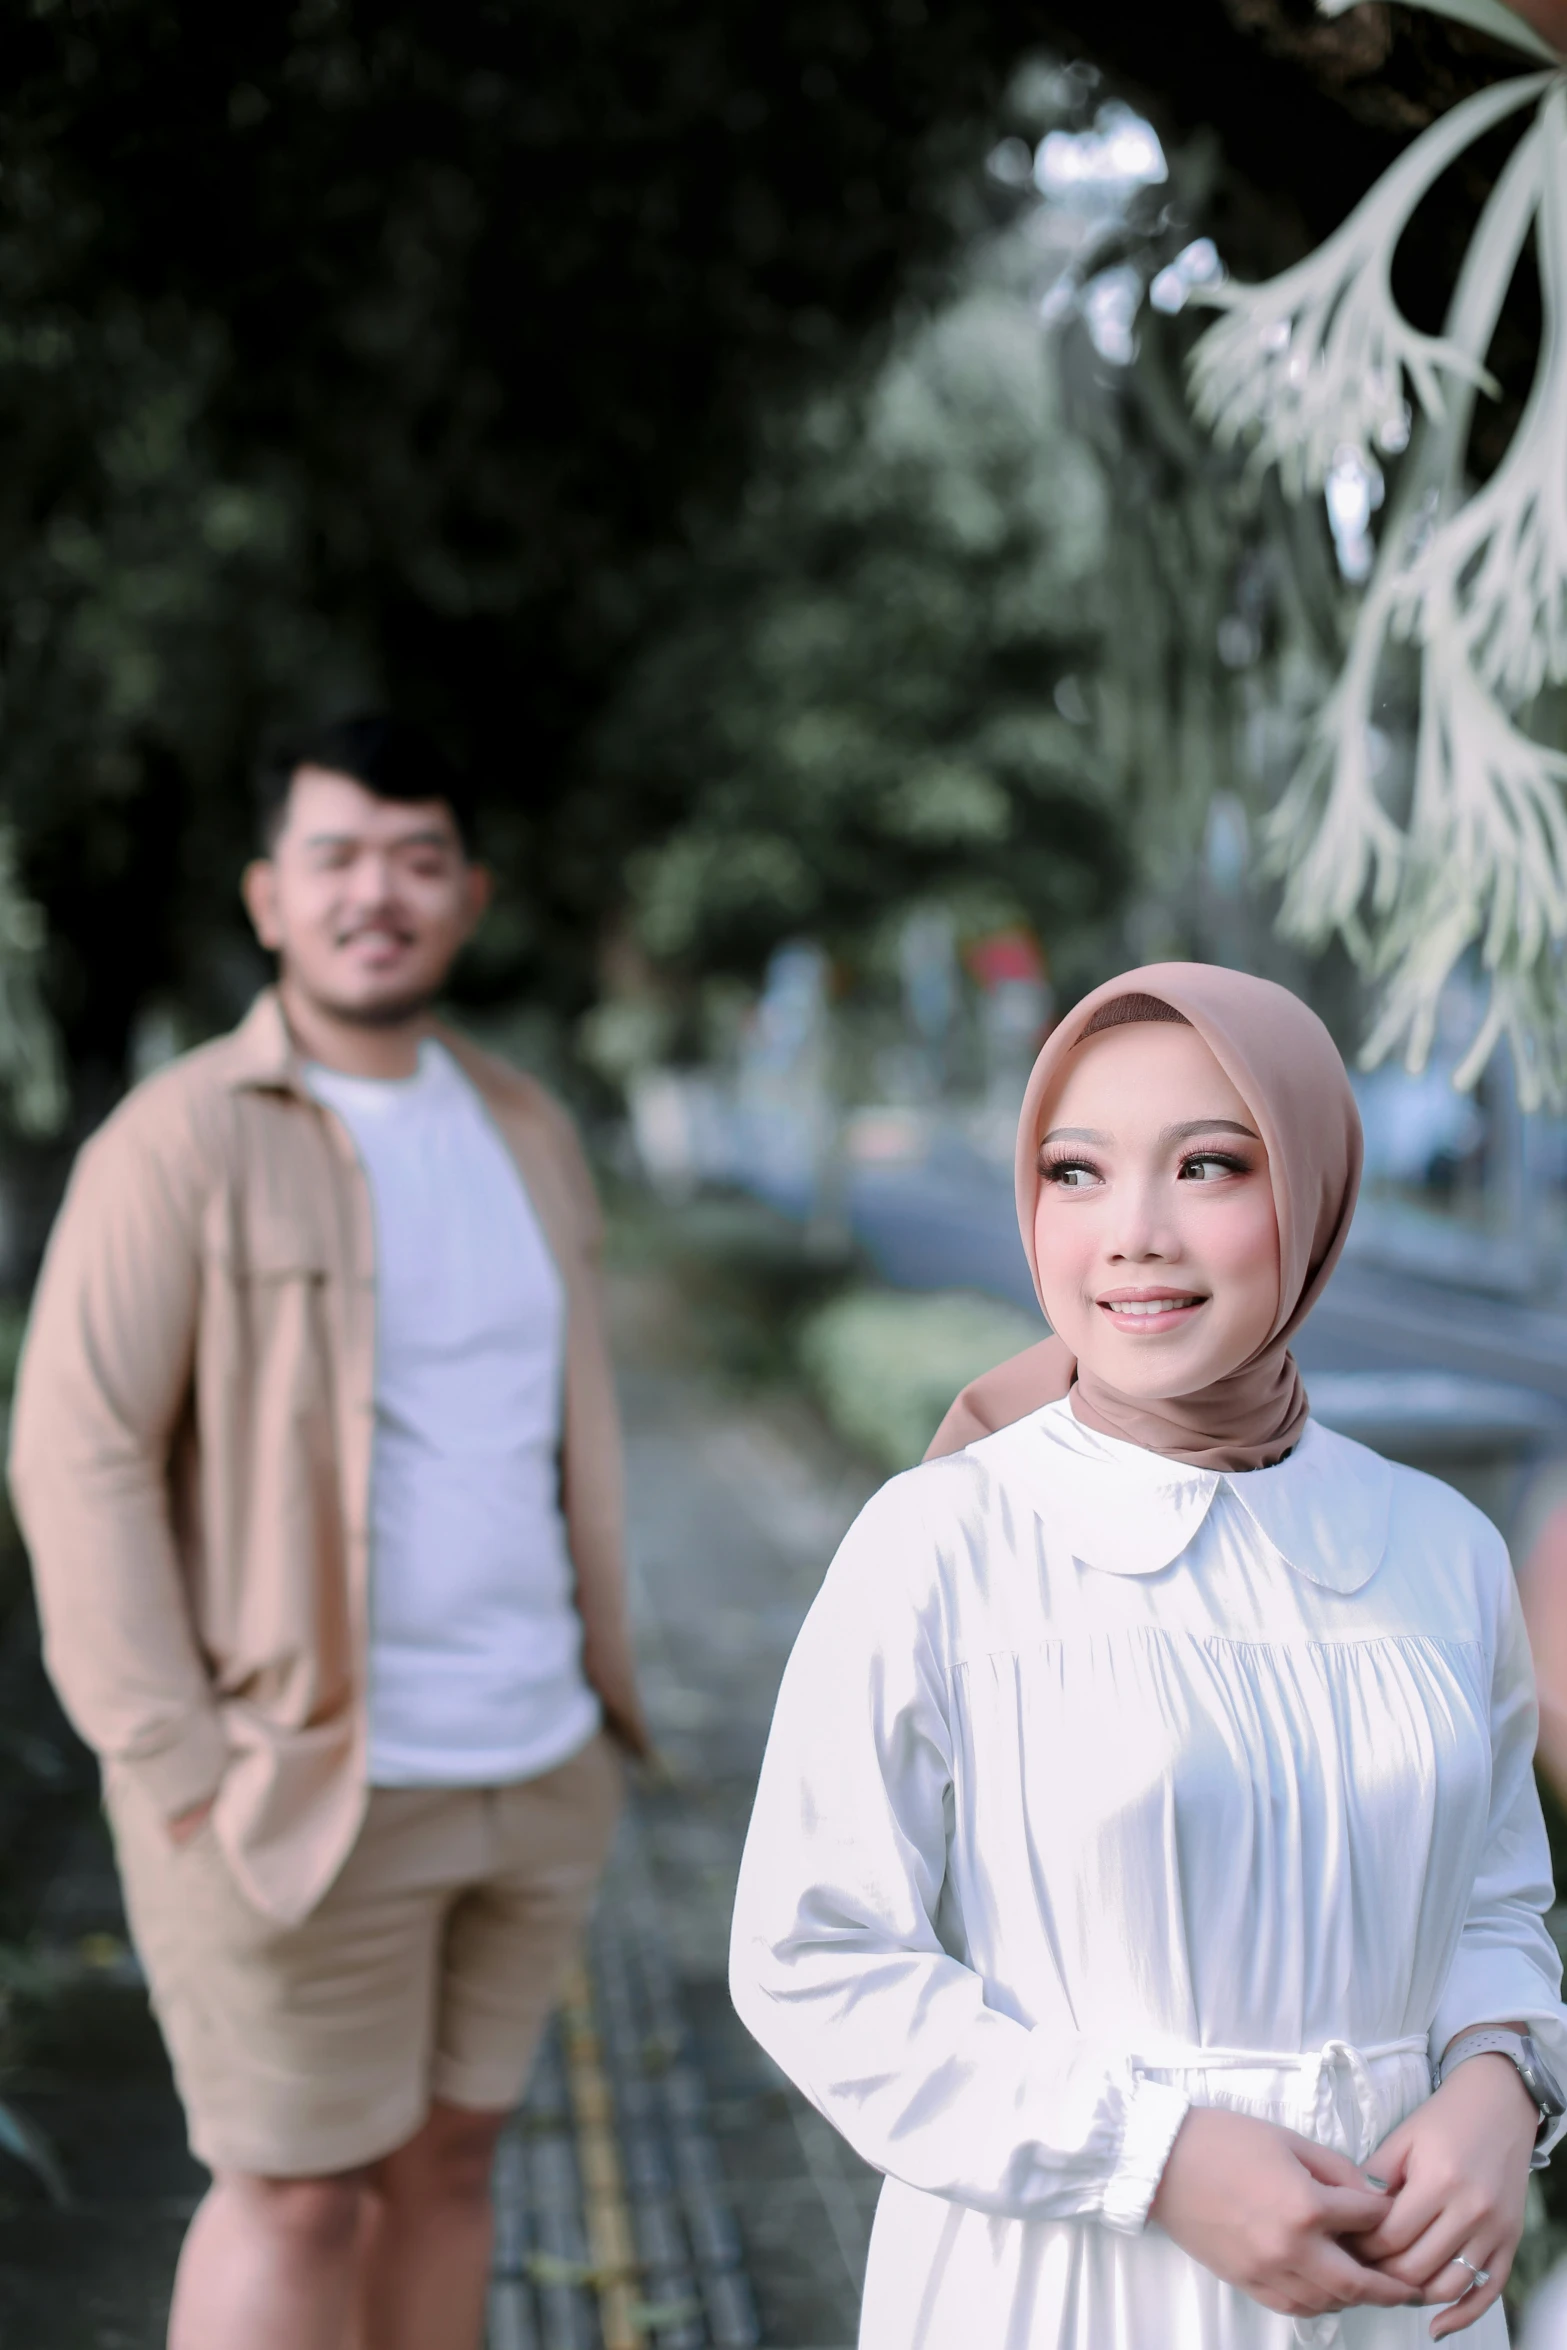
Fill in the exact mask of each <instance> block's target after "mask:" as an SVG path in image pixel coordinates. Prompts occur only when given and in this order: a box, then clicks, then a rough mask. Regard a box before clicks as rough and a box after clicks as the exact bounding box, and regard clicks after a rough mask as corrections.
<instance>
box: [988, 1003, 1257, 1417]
mask: <svg viewBox="0 0 1567 2350" xmlns="http://www.w3.org/2000/svg"><path fill="white" fill-rule="evenodd" d="M1039 1165H1040V1185H1039V1200H1038V1204H1037V1206H1036V1207H1035V1210H1034V1246H1035V1249H1036V1251H1037V1254H1038V1262H1039V1281H1040V1288H1041V1290H1042V1292H1043V1295H1044V1301H1045V1311H1046V1313H1047V1314H1048V1316H1049V1318H1050V1325H1051V1328H1052V1329H1053V1330H1054V1331H1055V1332H1056V1334H1057V1335H1058V1336H1059V1337H1061V1338H1063V1339H1065V1341H1066V1343H1067V1345H1068V1346H1069V1347H1070V1348H1071V1349H1072V1352H1073V1353H1074V1354H1075V1355H1076V1356H1077V1359H1078V1361H1079V1362H1080V1363H1081V1364H1082V1365H1083V1366H1084V1367H1085V1368H1086V1369H1088V1370H1090V1371H1092V1372H1094V1373H1095V1374H1096V1375H1097V1376H1098V1377H1100V1378H1102V1379H1104V1380H1106V1381H1107V1382H1108V1383H1109V1384H1110V1385H1111V1386H1113V1387H1116V1388H1118V1389H1120V1391H1121V1392H1122V1393H1123V1394H1125V1395H1135V1396H1141V1397H1143V1398H1145V1399H1146V1400H1148V1401H1150V1402H1153V1401H1155V1400H1158V1399H1160V1398H1162V1397H1171V1396H1179V1395H1191V1394H1194V1393H1195V1392H1196V1391H1197V1390H1198V1389H1199V1388H1202V1387H1206V1386H1208V1385H1209V1384H1210V1383H1211V1382H1212V1381H1213V1380H1215V1379H1220V1378H1223V1376H1224V1375H1225V1373H1226V1372H1229V1371H1233V1370H1235V1369H1236V1368H1237V1367H1238V1366H1239V1365H1240V1364H1241V1363H1243V1362H1244V1361H1245V1360H1246V1358H1247V1356H1248V1355H1250V1354H1252V1353H1253V1352H1254V1351H1255V1350H1256V1348H1257V1347H1259V1346H1260V1345H1261V1344H1262V1342H1263V1341H1264V1339H1265V1338H1266V1337H1267V1336H1268V1333H1269V1332H1270V1330H1271V1329H1272V1328H1273V1325H1274V1321H1275V1319H1276V1318H1277V1315H1278V1308H1279V1227H1278V1219H1277V1217H1276V1215H1275V1213H1274V1206H1273V1188H1272V1185H1271V1184H1270V1182H1269V1180H1268V1154H1267V1151H1266V1149H1265V1147H1264V1145H1263V1141H1262V1137H1261V1135H1260V1134H1259V1133H1258V1131H1257V1126H1256V1121H1255V1120H1254V1118H1253V1117H1252V1115H1251V1112H1250V1111H1249V1110H1248V1108H1247V1107H1246V1104H1245V1103H1244V1102H1243V1101H1242V1100H1241V1097H1240V1095H1239V1094H1238V1093H1237V1092H1236V1090H1235V1088H1234V1086H1233V1085H1232V1084H1231V1083H1230V1081H1229V1079H1228V1078H1227V1077H1226V1076H1225V1074H1224V1072H1223V1070H1222V1069H1221V1068H1220V1067H1219V1064H1218V1062H1217V1061H1216V1060H1215V1059H1214V1057H1213V1055H1212V1053H1210V1052H1209V1050H1208V1048H1207V1046H1206V1045H1205V1044H1204V1043H1203V1041H1202V1039H1201V1037H1200V1036H1199V1035H1198V1034H1197V1031H1196V1030H1195V1029H1194V1028H1184V1027H1177V1026H1175V1025H1174V1024H1173V1023H1171V1022H1168V1021H1143V1022H1138V1023H1133V1024H1128V1025H1127V1026H1126V1027H1124V1028H1109V1029H1103V1030H1101V1031H1100V1033H1099V1034H1098V1035H1097V1036H1091V1037H1090V1038H1089V1039H1088V1041H1087V1042H1086V1043H1085V1044H1081V1045H1079V1046H1078V1047H1077V1048H1076V1050H1075V1051H1073V1052H1072V1053H1071V1054H1070V1055H1069V1056H1068V1059H1067V1064H1066V1069H1065V1073H1064V1075H1063V1076H1062V1078H1061V1081H1060V1083H1059V1084H1058V1086H1057V1088H1056V1090H1055V1093H1054V1094H1053V1095H1052V1096H1051V1097H1050V1099H1049V1100H1048V1101H1047V1103H1046V1105H1045V1120H1044V1138H1043V1140H1042V1142H1041V1144H1040V1150H1039Z"/></svg>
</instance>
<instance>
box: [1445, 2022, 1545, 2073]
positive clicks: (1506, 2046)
mask: <svg viewBox="0 0 1567 2350" xmlns="http://www.w3.org/2000/svg"><path fill="white" fill-rule="evenodd" d="M1471 2056H1505V2057H1506V2058H1508V2060H1509V2062H1511V2063H1513V2064H1515V2065H1516V2066H1517V2067H1518V2070H1519V2072H1520V2073H1521V2072H1522V2071H1523V2069H1524V2066H1525V2064H1526V2063H1527V2062H1528V2051H1527V2050H1526V2048H1525V2047H1524V2043H1523V2034H1522V2033H1521V2032H1509V2031H1506V2030H1504V2029H1503V2028H1502V2026H1501V2025H1499V2024H1477V2025H1476V2026H1475V2027H1474V2029H1473V2030H1472V2031H1468V2032H1460V2033H1459V2035H1458V2037H1457V2039H1456V2040H1455V2041H1454V2042H1453V2044H1452V2046H1451V2048H1449V2049H1448V2051H1447V2054H1446V2055H1445V2056H1444V2057H1443V2059H1442V2061H1441V2063H1440V2064H1439V2065H1438V2067H1437V2073H1436V2085H1437V2087H1438V2088H1440V2087H1441V2085H1442V2083H1443V2082H1444V2081H1445V2080H1446V2079H1447V2076H1448V2074H1449V2073H1451V2072H1454V2071H1456V2070H1457V2068H1458V2066H1459V2065H1461V2064H1465V2063H1467V2061H1468V2060H1469V2058H1470V2057H1471Z"/></svg>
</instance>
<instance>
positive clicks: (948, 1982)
mask: <svg viewBox="0 0 1567 2350" xmlns="http://www.w3.org/2000/svg"><path fill="white" fill-rule="evenodd" d="M922 1473H923V1474H929V1472H920V1471H917V1470H916V1471H913V1472H911V1474H910V1475H909V1476H908V1477H903V1478H898V1479H895V1480H894V1482H893V1483H892V1484H891V1485H889V1486H886V1487H884V1488H883V1490H882V1492H881V1493H879V1494H878V1495H877V1496H876V1497H875V1498H874V1499H873V1500H872V1501H871V1502H870V1504H869V1505H868V1507H867V1508H866V1509H865V1510H864V1511H863V1512H862V1514H861V1516H860V1518H859V1519H858V1520H857V1522H856V1523H855V1525H854V1526H852V1527H851V1528H850V1530H849V1533H848V1535H847V1537H846V1538H845V1540H844V1543H843V1545H842V1548H841V1549H840V1550H839V1552H838V1555H837V1557H836V1558H835V1560H834V1561H833V1564H832V1566H831V1568H830V1570H829V1571H828V1575H827V1579H826V1581H825V1583H824V1584H823V1586H822V1590H821V1592H820V1595H819V1596H818V1598H817V1600H816V1603H815V1605H814V1606H813V1607H812V1609H811V1612H810V1615H809V1616H808V1617H807V1619H806V1622H805V1625H804V1627H803V1629H802V1631H801V1633H800V1637H799V1640H798V1642H797V1644H796V1646H795V1650H794V1654H793V1656H792V1657H791V1658H790V1661H789V1666H788V1670H787V1671H786V1673H785V1675H784V1680H783V1687H782V1689H781V1691H780V1693H779V1698H778V1708H777V1712H776V1713H775V1715H774V1718H773V1727H772V1734H771V1737H770V1738H769V1740H768V1746H767V1754H766V1759H765V1761H764V1763H763V1766H762V1776H761V1785H760V1788H759V1790H758V1793H757V1800H756V1809H755V1812H754V1813H753V1815H752V1819H751V1827H750V1833H749V1835H748V1837H747V1839H746V1847H745V1855H744V1858H743V1860H742V1862H741V1868H740V1884H739V1891H738V1895H737V1899H736V1904H735V1916H734V1928H733V1938H732V1941H731V1946H730V1988H731V1991H732V1994H733V1997H734V2002H735V2006H736V2008H737V2009H738V2011H739V2013H740V2016H741V2019H742V2020H743V2022H744V2023H745V2024H746V2025H747V2027H748V2028H749V2030H750V2031H751V2032H752V2033H754V2035H755V2037H756V2038H757V2039H758V2040H759V2041H760V2042H761V2043H762V2046H763V2047H764V2048H765V2049H766V2050H767V2051H768V2053H769V2054H770V2055H771V2056H773V2057H774V2058H775V2059H776V2061H777V2062H778V2064H779V2065H780V2066H781V2067H782V2068H783V2070H784V2071H785V2072H786V2073H787V2074H788V2075H789V2077H790V2079H791V2080H793V2081H794V2082H795V2083H796V2084H797V2085H798V2086H799V2088H800V2089H801V2090H803V2092H804V2094H805V2095H806V2096H807V2097H808V2098H809V2099H810V2100H811V2102H812V2104H813V2105H815V2106H816V2107H817V2108H818V2110H819V2111H820V2112H821V2113H823V2114H824V2115H825V2116H826V2118H827V2119H828V2120H829V2121H830V2122H831V2123H832V2124H833V2126H834V2127H835V2128H836V2129H838V2130H840V2131H841V2132H842V2134H843V2136H844V2137H845V2138H847V2139H848V2141H849V2143H850V2145H851V2146H853V2147H854V2148H855V2149H856V2151H857V2152H858V2153H860V2154H861V2155H863V2156H864V2158H865V2160H866V2161H867V2162H869V2163H872V2164H873V2165H874V2166H875V2167H876V2168H877V2169H878V2170H881V2171H885V2172H889V2173H890V2174H891V2175H892V2176H893V2177H895V2178H898V2179H901V2180H903V2181H905V2182H906V2183H907V2184H908V2185H910V2186H913V2187H918V2188H922V2189H924V2190H925V2191H926V2192H927V2193H930V2194H934V2195H941V2196H945V2197H947V2198H948V2199H949V2200H951V2201H953V2202H956V2203H962V2204H967V2205H970V2206H971V2207H973V2208H974V2209H976V2210H979V2211H984V2212H990V2213H993V2214H996V2215H998V2216H1000V2217H1004V2218H1012V2219H1077V2218H1097V2219H1099V2220H1102V2221H1103V2222H1104V2223H1105V2224H1106V2225H1107V2226H1109V2227H1112V2228H1117V2229H1120V2230H1122V2231H1125V2232H1127V2233H1135V2232H1136V2231H1137V2230H1138V2229H1140V2228H1141V2227H1142V2225H1143V2223H1144V2221H1145V2220H1146V2218H1147V2215H1148V2206H1149V2204H1150V2203H1151V2202H1152V2200H1153V2195H1154V2191H1155V2189H1156V2187H1157V2186H1158V2183H1159V2178H1160V2174H1161V2173H1162V2171H1163V2169H1164V2165H1165V2162H1166V2160H1167V2158H1168V2155H1169V2151H1170V2147H1171V2145H1172V2144H1173V2142H1174V2138H1175V2134H1176V2131H1177V2130H1178V2129H1179V2128H1180V2125H1181V2122H1182V2121H1183V2119H1184V2118H1185V2114H1186V2110H1187V2100H1186V2099H1185V2098H1184V2097H1183V2096H1181V2094H1180V2093H1179V2092H1178V2091H1177V2090H1174V2089H1171V2088H1169V2087H1167V2086H1165V2085H1164V2084H1162V2083H1159V2082H1153V2081H1148V2080H1144V2079H1140V2078H1138V2077H1137V2076H1135V2075H1134V2073H1133V2071H1132V2069H1131V2066H1130V2064H1129V2062H1128V2061H1127V2059H1126V2057H1125V2056H1124V2055H1123V2054H1121V2053H1119V2052H1117V2051H1115V2050H1111V2049H1106V2048H1104V2047H1099V2046H1094V2045H1092V2044H1090V2043H1086V2042H1083V2041H1081V2040H1077V2039H1069V2038H1066V2037H1065V2036H1063V2035H1061V2034H1059V2033H1057V2034H1054V2035H1052V2034H1047V2033H1046V2032H1045V2031H1043V2030H1039V2029H1033V2030H1031V2029H1030V2028H1029V2027H1028V2026H1026V2025H1024V2024H1022V2023H1019V2022H1017V2021H1016V2020H1014V2019H1013V2018H1012V2017H1010V2016H1007V2015H1003V2014H1001V2013H999V2012H998V2011H997V2010H996V2009H994V2008H992V2007H989V2006H987V2005H986V2000H985V1984H984V1981H983V1980H982V1978H981V1977H980V1976H979V1975H978V1974H976V1973H975V1972H974V1971H973V1969H972V1968H971V1967H968V1966H966V1965H964V1964H962V1963H961V1961H960V1960H958V1959H957V1958H955V1957H953V1956H952V1955H951V1954H950V1953H949V1952H948V1951H947V1950H946V1949H945V1948H944V1947H943V1944H942V1940H941V1936H940V1933H939V1931H938V1927H937V1917H938V1912H939V1905H940V1901H941V1894H942V1887H943V1883H944V1880H945V1875H946V1864H947V1837H948V1832H949V1826H950V1822H951V1819H952V1742H951V1736H950V1730H949V1720H948V1710H947V1709H948V1684H947V1674H946V1670H945V1663H944V1658H945V1646H946V1644H945V1637H944V1621H943V1607H942V1596H941V1591H940V1584H939V1576H938V1572H937V1562H936V1554H935V1546H934V1544H933V1542H932V1540H931V1537H930V1535H929V1533H928V1532H927V1531H926V1528H925V1525H924V1521H923V1518H922V1516H921V1513H920V1510H919V1507H918V1503H917V1500H916V1498H915V1496H914V1494H913V1493H912V1492H911V1491H910V1487H911V1485H912V1484H913V1483H914V1482H915V1481H916V1480H917V1479H918V1477H919V1476H920V1475H921V1474H922Z"/></svg>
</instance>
